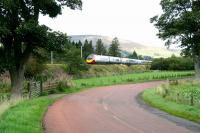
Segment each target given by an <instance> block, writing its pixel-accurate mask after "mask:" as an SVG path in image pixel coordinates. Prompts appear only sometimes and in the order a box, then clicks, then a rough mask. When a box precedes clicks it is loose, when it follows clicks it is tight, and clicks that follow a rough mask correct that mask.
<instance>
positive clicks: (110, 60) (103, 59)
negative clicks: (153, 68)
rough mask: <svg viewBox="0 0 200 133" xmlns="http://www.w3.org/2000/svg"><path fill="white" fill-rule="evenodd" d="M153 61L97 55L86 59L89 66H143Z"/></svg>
mask: <svg viewBox="0 0 200 133" xmlns="http://www.w3.org/2000/svg"><path fill="white" fill-rule="evenodd" d="M151 62H152V61H149V60H138V59H130V58H122V57H114V56H105V55H96V54H91V55H89V56H88V57H87V58H86V63H87V64H127V65H140V64H141V65H142V64H148V63H151Z"/></svg>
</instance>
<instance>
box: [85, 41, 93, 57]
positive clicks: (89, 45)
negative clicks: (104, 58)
mask: <svg viewBox="0 0 200 133" xmlns="http://www.w3.org/2000/svg"><path fill="white" fill-rule="evenodd" d="M93 53H94V48H93V46H92V41H89V42H88V40H87V39H86V40H85V42H84V46H83V58H84V59H86V58H87V57H88V55H90V54H93Z"/></svg>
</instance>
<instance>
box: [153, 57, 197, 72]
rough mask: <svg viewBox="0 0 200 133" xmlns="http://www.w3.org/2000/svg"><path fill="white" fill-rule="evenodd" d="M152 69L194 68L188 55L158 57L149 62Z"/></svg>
mask: <svg viewBox="0 0 200 133" xmlns="http://www.w3.org/2000/svg"><path fill="white" fill-rule="evenodd" d="M151 69H152V70H194V63H193V60H192V59H191V58H189V57H176V56H172V57H169V58H158V59H154V60H153V61H152V63H151Z"/></svg>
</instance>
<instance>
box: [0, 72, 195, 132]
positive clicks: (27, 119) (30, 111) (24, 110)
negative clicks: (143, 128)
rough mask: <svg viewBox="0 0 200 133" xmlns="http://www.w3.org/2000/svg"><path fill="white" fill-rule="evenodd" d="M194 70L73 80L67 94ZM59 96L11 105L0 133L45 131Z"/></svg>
mask: <svg viewBox="0 0 200 133" xmlns="http://www.w3.org/2000/svg"><path fill="white" fill-rule="evenodd" d="M193 74H194V72H191V71H188V72H146V73H135V74H126V75H120V76H108V77H99V78H88V79H77V80H73V84H74V86H73V87H72V88H67V89H64V90H65V94H68V93H73V92H78V91H81V90H84V89H88V88H91V87H96V86H106V85H114V84H124V83H137V82H145V81H152V80H162V79H167V78H170V79H171V78H181V77H185V76H192V75H193ZM58 98H59V96H56V97H53V96H45V97H40V98H36V99H32V100H27V101H24V102H21V103H20V104H18V105H16V106H14V107H11V108H10V109H9V110H7V111H6V112H5V113H4V114H3V115H2V116H1V117H0V133H13V132H15V133H27V132H28V133H40V132H43V128H42V118H43V116H44V113H45V111H46V110H47V108H48V106H49V105H50V104H52V103H53V102H54V101H55V100H56V99H58Z"/></svg>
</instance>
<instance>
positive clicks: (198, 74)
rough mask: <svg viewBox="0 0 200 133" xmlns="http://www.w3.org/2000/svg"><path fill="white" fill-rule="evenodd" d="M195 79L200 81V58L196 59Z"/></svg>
mask: <svg viewBox="0 0 200 133" xmlns="http://www.w3.org/2000/svg"><path fill="white" fill-rule="evenodd" d="M194 63H195V78H196V79H198V80H200V56H197V57H196V58H195V61H194Z"/></svg>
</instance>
